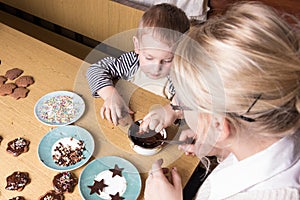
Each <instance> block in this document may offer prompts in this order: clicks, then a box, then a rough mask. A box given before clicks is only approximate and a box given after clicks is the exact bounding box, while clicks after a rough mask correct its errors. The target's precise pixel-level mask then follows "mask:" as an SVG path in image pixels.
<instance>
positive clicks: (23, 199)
mask: <svg viewBox="0 0 300 200" xmlns="http://www.w3.org/2000/svg"><path fill="white" fill-rule="evenodd" d="M9 200H25V198H24V197H22V196H17V197H13V198H11V199H9Z"/></svg>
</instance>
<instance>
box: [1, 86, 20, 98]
mask: <svg viewBox="0 0 300 200" xmlns="http://www.w3.org/2000/svg"><path fill="white" fill-rule="evenodd" d="M16 87H17V86H16V84H14V83H5V84H3V85H1V86H0V95H1V96H5V95H8V94H11V93H13V91H14V89H15V88H16Z"/></svg>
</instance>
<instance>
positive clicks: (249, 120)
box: [236, 94, 262, 122]
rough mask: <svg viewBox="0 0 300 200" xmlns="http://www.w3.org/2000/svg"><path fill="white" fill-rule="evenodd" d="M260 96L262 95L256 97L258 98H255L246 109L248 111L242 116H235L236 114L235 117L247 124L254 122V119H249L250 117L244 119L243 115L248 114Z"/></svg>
mask: <svg viewBox="0 0 300 200" xmlns="http://www.w3.org/2000/svg"><path fill="white" fill-rule="evenodd" d="M261 95H262V94H260V95H258V96H257V97H256V98H255V100H254V102H253V103H252V104H251V106H250V107H249V108H248V110H247V111H246V112H245V113H244V114H243V115H237V114H236V117H239V118H241V119H242V120H244V121H247V122H255V119H253V118H250V117H245V116H244V115H245V114H247V113H249V112H250V110H251V109H252V108H253V106H254V105H255V104H256V102H257V101H258V100H259V99H260V98H261Z"/></svg>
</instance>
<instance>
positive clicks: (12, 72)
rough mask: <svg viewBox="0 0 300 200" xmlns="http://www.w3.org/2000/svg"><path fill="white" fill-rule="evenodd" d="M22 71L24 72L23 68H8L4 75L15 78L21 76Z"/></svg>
mask: <svg viewBox="0 0 300 200" xmlns="http://www.w3.org/2000/svg"><path fill="white" fill-rule="evenodd" d="M22 73H23V70H22V69H19V68H13V69H10V70H7V71H6V73H5V75H4V76H5V77H6V78H8V79H9V80H14V79H15V78H17V77H19V76H20V75H21V74H22Z"/></svg>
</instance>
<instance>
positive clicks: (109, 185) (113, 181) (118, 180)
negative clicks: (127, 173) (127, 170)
mask: <svg viewBox="0 0 300 200" xmlns="http://www.w3.org/2000/svg"><path fill="white" fill-rule="evenodd" d="M123 169H124V168H120V167H118V165H115V167H114V168H113V169H107V170H104V171H102V172H100V173H99V174H97V175H96V177H95V179H94V184H93V185H88V187H89V188H90V189H91V191H90V195H94V193H95V194H96V195H98V196H99V197H100V198H102V199H112V198H113V197H114V198H115V199H117V197H119V199H122V198H123V197H122V195H123V194H124V192H125V191H126V188H127V181H126V179H125V177H123V176H122V173H121V171H122V170H123ZM111 195H112V196H111Z"/></svg>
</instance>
